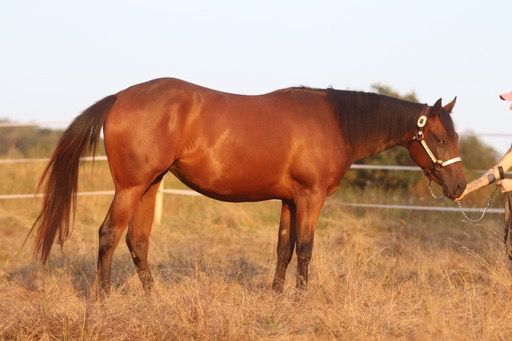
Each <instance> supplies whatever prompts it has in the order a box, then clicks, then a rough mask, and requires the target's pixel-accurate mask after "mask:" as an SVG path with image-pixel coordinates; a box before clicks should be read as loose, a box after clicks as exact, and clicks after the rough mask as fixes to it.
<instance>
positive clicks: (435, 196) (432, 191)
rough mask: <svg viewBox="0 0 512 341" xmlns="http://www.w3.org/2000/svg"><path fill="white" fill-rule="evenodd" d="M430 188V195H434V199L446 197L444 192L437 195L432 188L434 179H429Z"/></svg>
mask: <svg viewBox="0 0 512 341" xmlns="http://www.w3.org/2000/svg"><path fill="white" fill-rule="evenodd" d="M428 190H429V191H430V195H431V196H432V198H434V199H436V200H441V199H444V194H441V195H436V194H435V193H434V190H433V189H432V179H429V182H428Z"/></svg>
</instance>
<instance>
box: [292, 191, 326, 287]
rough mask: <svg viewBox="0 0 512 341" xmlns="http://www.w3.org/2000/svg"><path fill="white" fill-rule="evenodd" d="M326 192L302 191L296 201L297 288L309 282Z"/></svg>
mask: <svg viewBox="0 0 512 341" xmlns="http://www.w3.org/2000/svg"><path fill="white" fill-rule="evenodd" d="M325 196H326V195H325V192H324V191H321V190H309V191H304V192H302V193H301V194H300V195H299V196H298V197H297V198H295V203H296V207H297V214H296V219H297V250H296V253H297V288H300V289H303V288H305V287H306V284H307V282H308V266H309V262H310V261H311V255H312V252H313V240H314V237H315V228H316V224H317V221H318V217H319V215H320V210H321V209H322V206H323V204H324V201H325Z"/></svg>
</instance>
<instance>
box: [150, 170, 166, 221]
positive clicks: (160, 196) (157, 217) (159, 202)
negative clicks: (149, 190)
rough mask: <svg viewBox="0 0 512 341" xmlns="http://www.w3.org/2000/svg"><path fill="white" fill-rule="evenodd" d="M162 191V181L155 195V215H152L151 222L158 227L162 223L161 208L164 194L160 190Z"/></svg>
mask: <svg viewBox="0 0 512 341" xmlns="http://www.w3.org/2000/svg"><path fill="white" fill-rule="evenodd" d="M163 189H164V179H162V181H161V182H160V186H158V192H157V193H156V201H155V213H154V215H153V221H154V222H155V223H156V224H158V225H160V224H161V223H162V208H163V205H164V193H163V192H162V190H163Z"/></svg>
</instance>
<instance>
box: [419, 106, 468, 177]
mask: <svg viewBox="0 0 512 341" xmlns="http://www.w3.org/2000/svg"><path fill="white" fill-rule="evenodd" d="M426 124H427V116H425V115H421V116H420V117H419V118H418V122H417V123H416V126H417V127H418V131H417V132H416V135H414V137H413V138H412V140H413V141H418V142H419V143H420V144H421V146H422V147H423V149H425V152H426V153H427V155H428V156H429V157H430V160H432V163H433V164H434V170H436V171H439V170H440V169H441V168H443V167H447V166H449V165H452V164H454V163H457V162H462V159H461V158H460V156H457V157H454V158H453V159H449V160H446V161H443V160H439V159H437V158H436V157H435V155H434V153H433V152H432V150H431V149H430V148H429V146H428V145H427V142H425V136H424V134H423V127H425V125H426Z"/></svg>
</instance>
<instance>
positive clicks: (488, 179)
mask: <svg viewBox="0 0 512 341" xmlns="http://www.w3.org/2000/svg"><path fill="white" fill-rule="evenodd" d="M500 166H501V167H503V169H504V170H508V169H510V168H511V167H512V148H511V149H509V150H508V152H507V153H506V154H505V155H504V156H503V157H502V158H501V160H500V161H499V162H498V163H497V164H496V165H495V166H494V167H492V168H491V169H489V170H488V171H487V172H485V173H484V174H483V175H482V176H480V177H479V178H477V179H475V180H473V181H471V182H470V183H469V184H467V186H466V189H465V190H464V192H463V193H462V194H461V195H460V196H459V197H458V198H457V199H456V200H457V201H460V200H462V199H463V198H464V197H466V196H467V195H468V194H470V193H472V192H474V191H476V190H478V189H480V188H482V187H485V186H487V185H489V184H491V183H493V182H495V181H497V180H499V179H500V173H499V171H498V167H500ZM499 183H500V184H503V189H505V187H506V188H508V187H509V186H510V190H512V182H510V183H509V181H500V182H499ZM500 189H502V188H501V186H500ZM502 191H503V190H502Z"/></svg>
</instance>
